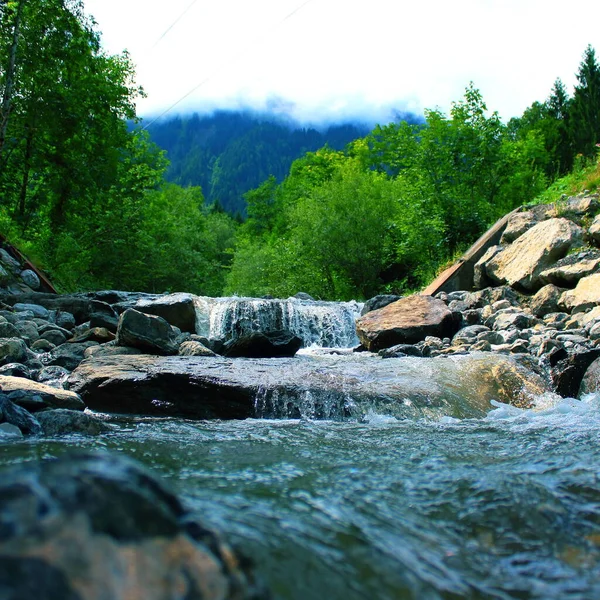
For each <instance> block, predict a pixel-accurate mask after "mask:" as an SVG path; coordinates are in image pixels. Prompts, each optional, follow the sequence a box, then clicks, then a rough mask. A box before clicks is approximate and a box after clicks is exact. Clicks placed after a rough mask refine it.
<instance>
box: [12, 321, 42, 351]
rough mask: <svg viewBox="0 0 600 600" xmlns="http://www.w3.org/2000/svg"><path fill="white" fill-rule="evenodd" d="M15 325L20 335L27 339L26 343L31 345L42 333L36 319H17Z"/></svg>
mask: <svg viewBox="0 0 600 600" xmlns="http://www.w3.org/2000/svg"><path fill="white" fill-rule="evenodd" d="M15 327H16V328H17V330H18V331H19V337H20V338H22V339H23V340H25V343H26V344H27V345H28V346H31V344H33V342H35V341H37V340H39V339H40V334H39V333H38V328H37V325H36V324H35V322H34V321H30V320H28V319H27V320H23V321H17V322H16V323H15Z"/></svg>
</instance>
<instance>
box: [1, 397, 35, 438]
mask: <svg viewBox="0 0 600 600" xmlns="http://www.w3.org/2000/svg"><path fill="white" fill-rule="evenodd" d="M0 422H2V423H10V424H11V425H14V426H15V427H18V428H19V430H20V431H21V433H25V434H32V435H36V434H38V433H41V431H42V428H41V426H40V423H39V422H38V420H37V419H36V418H35V417H34V416H33V415H32V414H31V413H30V412H29V411H28V410H25V409H24V408H23V407H21V406H19V405H18V404H15V403H14V402H12V401H11V400H10V399H9V397H8V396H7V395H6V394H2V393H0Z"/></svg>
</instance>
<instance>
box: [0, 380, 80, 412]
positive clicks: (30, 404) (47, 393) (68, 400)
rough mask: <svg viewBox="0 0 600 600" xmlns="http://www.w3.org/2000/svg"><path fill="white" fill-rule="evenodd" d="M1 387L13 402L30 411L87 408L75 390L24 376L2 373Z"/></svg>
mask: <svg viewBox="0 0 600 600" xmlns="http://www.w3.org/2000/svg"><path fill="white" fill-rule="evenodd" d="M0 389H1V390H2V391H3V392H4V393H5V394H6V395H7V396H8V397H9V399H10V400H11V401H12V402H14V403H15V404H18V405H19V406H21V407H22V408H25V409H27V410H28V411H30V412H37V411H39V410H43V409H45V408H71V409H73V410H84V409H85V405H84V403H83V401H82V400H81V398H80V397H79V396H78V395H77V394H76V393H75V392H71V391H69V390H63V389H58V388H54V387H50V386H49V385H44V384H43V383H38V382H37V381H30V380H29V379H24V378H22V377H8V376H6V375H0Z"/></svg>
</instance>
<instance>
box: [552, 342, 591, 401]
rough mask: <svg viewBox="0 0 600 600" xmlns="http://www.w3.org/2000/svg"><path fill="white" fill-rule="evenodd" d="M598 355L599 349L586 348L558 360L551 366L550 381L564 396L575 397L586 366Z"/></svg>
mask: <svg viewBox="0 0 600 600" xmlns="http://www.w3.org/2000/svg"><path fill="white" fill-rule="evenodd" d="M599 357H600V349H593V350H586V351H584V352H578V353H574V354H571V355H568V356H567V357H566V358H563V359H562V360H558V361H557V362H556V363H555V365H554V366H553V368H552V382H553V383H554V388H555V389H556V391H557V392H558V393H559V394H560V395H561V396H563V397H564V398H567V397H568V398H575V397H577V394H578V393H579V388H580V386H581V382H582V380H583V376H584V374H585V372H586V371H587V369H588V367H589V366H590V365H591V364H592V363H593V362H594V361H595V360H596V359H597V358H599Z"/></svg>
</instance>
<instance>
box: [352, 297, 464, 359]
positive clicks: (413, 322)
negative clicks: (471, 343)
mask: <svg viewBox="0 0 600 600" xmlns="http://www.w3.org/2000/svg"><path fill="white" fill-rule="evenodd" d="M457 329H458V327H457V324H456V322H455V320H454V317H453V315H452V312H451V311H450V310H449V309H448V307H447V306H446V304H445V303H444V302H442V301H441V300H437V299H435V298H432V297H431V296H419V295H414V296H408V297H406V298H402V300H398V301H397V302H393V303H392V304H388V305H387V306H385V307H383V308H380V309H377V310H374V311H371V312H369V313H367V314H366V315H364V316H362V317H360V318H359V319H358V320H357V321H356V332H357V334H358V337H359V339H360V341H361V343H362V344H363V345H364V346H365V347H366V348H368V349H369V350H371V351H372V352H376V351H377V350H381V349H383V348H389V347H390V346H395V345H396V344H414V343H416V342H419V341H421V340H424V339H425V338H426V337H427V336H428V335H432V336H437V337H446V336H452V335H454V333H455V332H456V330H457Z"/></svg>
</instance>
